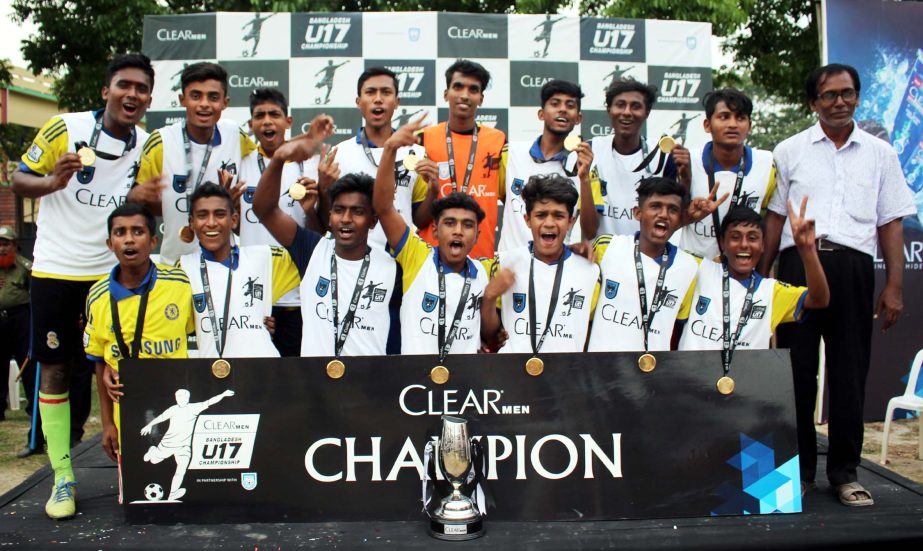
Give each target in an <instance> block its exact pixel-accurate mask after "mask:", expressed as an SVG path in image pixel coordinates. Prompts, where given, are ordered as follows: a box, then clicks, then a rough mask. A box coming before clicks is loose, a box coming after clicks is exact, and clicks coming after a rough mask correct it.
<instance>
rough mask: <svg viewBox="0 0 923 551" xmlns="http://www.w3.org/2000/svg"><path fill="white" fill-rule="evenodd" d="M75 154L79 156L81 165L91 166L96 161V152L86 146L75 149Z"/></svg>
mask: <svg viewBox="0 0 923 551" xmlns="http://www.w3.org/2000/svg"><path fill="white" fill-rule="evenodd" d="M77 156H78V157H80V164H82V165H83V166H93V163H95V162H96V152H95V151H93V150H92V149H90V148H89V147H86V146H84V147H81V148H80V149H78V150H77Z"/></svg>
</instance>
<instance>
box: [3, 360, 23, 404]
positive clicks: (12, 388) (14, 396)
mask: <svg viewBox="0 0 923 551" xmlns="http://www.w3.org/2000/svg"><path fill="white" fill-rule="evenodd" d="M7 375H8V376H9V377H8V378H7V388H8V389H9V393H10V409H11V410H13V411H16V410H18V409H19V400H20V398H19V381H18V380H17V379H16V377H17V376H18V375H19V364H17V363H16V360H10V369H9V372H8V373H7ZM0 400H3V398H2V397H0ZM2 403H3V402H0V404H2Z"/></svg>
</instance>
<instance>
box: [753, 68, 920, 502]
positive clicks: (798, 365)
mask: <svg viewBox="0 0 923 551" xmlns="http://www.w3.org/2000/svg"><path fill="white" fill-rule="evenodd" d="M859 89H860V82H859V75H858V73H857V72H856V70H855V69H854V68H853V67H850V66H848V65H840V64H831V65H826V66H824V67H821V68H819V69H816V70H815V71H814V72H812V73H811V75H810V76H809V77H808V80H807V83H806V90H805V91H806V92H807V98H808V101H809V103H810V106H811V110H812V111H814V112H815V113H817V116H818V119H819V121H818V123H817V124H815V125H814V126H812V127H811V128H808V129H807V130H805V131H803V132H801V133H799V134H796V135H795V136H792V137H791V138H788V139H787V140H785V141H784V142H782V143H780V144H779V145H778V146H777V147H776V150H775V152H774V155H775V162H776V170H777V189H776V192H775V194H774V195H773V196H772V199H771V201H770V203H769V213H768V216H767V220H766V252H767V254H766V255H765V256H764V258H763V262H762V269H761V270H760V271H761V272H762V273H767V271H766V269H767V268H769V267H770V266H771V265H772V262H773V259H774V257H775V255H776V252H777V251H778V250H779V248H780V241H781V249H782V252H781V255H780V258H779V278H780V279H782V280H784V281H788V282H790V283H792V284H794V285H804V284H805V273H804V266H803V264H802V262H801V260H800V259H799V256H798V252H797V250H796V248H795V247H794V246H793V241H792V234H791V230H790V229H789V228H788V227H786V226H785V224H784V222H785V216H786V213H787V211H786V204H787V202H788V201H789V200H791V202H792V203H793V204H799V203H800V202H801V200H802V198H803V197H805V196H810V198H811V200H810V202H809V204H808V211H807V216H808V217H809V218H813V219H815V220H816V227H817V241H816V243H817V245H816V246H817V249H818V253H819V256H820V260H821V264H822V265H823V267H824V272H825V273H826V275H827V278H828V280H829V286H830V306H829V308H827V309H826V310H824V311H819V312H816V313H815V314H812V316H811V317H810V318H809V319H808V320H805V322H804V323H802V324H790V325H789V326H788V327H780V328H779V331H778V338H779V346H780V347H786V348H791V350H792V352H791V355H792V373H793V379H794V386H795V410H796V415H797V424H798V449H799V457H800V461H801V479H802V493H803V492H804V491H805V490H806V489H808V488H810V487H812V486H813V484H814V476H815V471H816V468H817V454H816V435H815V432H814V425H813V412H814V404H815V396H816V394H817V361H818V346H819V343H820V338H821V337H823V338H824V343H825V354H826V359H827V374H828V375H827V381H828V385H829V392H830V418H829V423H830V425H829V426H830V436H829V440H830V447H829V451H828V455H827V478H828V480H829V481H830V485H831V486H832V487H833V488H834V489H835V490H836V492H837V495H838V496H839V499H840V501H841V502H842V503H843V504H844V505H849V506H863V505H872V504H873V503H874V501H873V499H872V495H871V493H870V492H869V491H868V490H866V489H865V488H863V487H862V486H861V485H860V484H859V483H858V482H857V477H856V467H857V466H858V465H859V459H860V453H861V451H862V438H863V423H862V410H863V402H864V400H865V380H866V375H867V374H868V369H869V360H870V356H871V332H872V318H873V314H874V316H875V317H882V318H883V323H882V327H881V329H882V331H885V330H887V329H888V327H890V326H891V325H893V324H894V323H896V322H897V320H898V319H899V318H900V315H901V310H902V309H903V305H902V304H901V286H902V279H903V269H904V266H903V243H904V238H903V226H902V222H901V219H902V218H903V217H904V216H909V215H912V214H914V212H915V210H914V206H913V200H912V197H911V194H910V190H909V189H907V185H906V182H905V180H904V176H903V174H902V172H901V166H900V163H899V162H898V158H897V154H896V153H895V151H894V150H893V149H892V148H891V146H890V145H888V144H887V143H886V142H884V141H882V140H879V139H878V138H875V137H873V136H871V135H870V134H868V133H866V132H864V131H863V130H862V129H860V128H859V127H858V125H856V123H855V121H854V120H853V114H854V112H855V110H856V106H857V105H858V103H859ZM876 238H877V239H876ZM876 245H877V246H879V247H880V249H881V256H882V258H883V259H884V262H885V271H886V273H887V281H886V283H885V288H884V290H883V291H882V293H881V295H880V296H879V297H878V301H877V304H873V293H874V288H875V276H874V268H873V264H872V263H873V260H872V259H873V257H874V255H875V249H876Z"/></svg>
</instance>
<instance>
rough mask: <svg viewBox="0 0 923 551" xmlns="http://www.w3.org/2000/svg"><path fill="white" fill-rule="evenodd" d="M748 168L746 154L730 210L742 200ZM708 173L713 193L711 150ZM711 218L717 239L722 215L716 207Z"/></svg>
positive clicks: (713, 179) (738, 172)
mask: <svg viewBox="0 0 923 551" xmlns="http://www.w3.org/2000/svg"><path fill="white" fill-rule="evenodd" d="M746 170H747V158H746V155H744V156H742V157H741V158H740V170H738V171H737V179H736V180H735V182H734V193H733V194H732V195H731V204H730V205H729V206H728V210H730V208H731V207H733V206H735V205H737V201H739V200H740V192H741V190H742V189H743V185H744V172H746ZM705 172H706V173H707V174H708V191H709V193H711V190H712V188H714V187H715V152H714V150H712V151H711V154H710V155H709V159H708V169H707V170H706V171H705ZM711 220H712V223H713V224H714V226H715V239H717V236H718V228H720V227H721V217H720V216H719V215H718V209H715V211H714V212H712V213H711Z"/></svg>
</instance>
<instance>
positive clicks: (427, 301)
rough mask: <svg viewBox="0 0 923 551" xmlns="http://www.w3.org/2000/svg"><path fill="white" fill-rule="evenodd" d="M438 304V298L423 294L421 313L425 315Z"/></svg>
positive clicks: (430, 294)
mask: <svg viewBox="0 0 923 551" xmlns="http://www.w3.org/2000/svg"><path fill="white" fill-rule="evenodd" d="M438 303H439V297H437V296H436V295H434V294H432V293H423V311H424V312H426V313H427V314H428V313H430V312H432V311H433V310H434V309H435V308H436V304H438Z"/></svg>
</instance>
